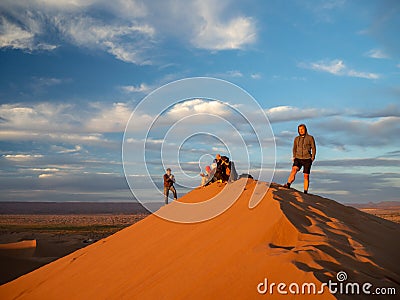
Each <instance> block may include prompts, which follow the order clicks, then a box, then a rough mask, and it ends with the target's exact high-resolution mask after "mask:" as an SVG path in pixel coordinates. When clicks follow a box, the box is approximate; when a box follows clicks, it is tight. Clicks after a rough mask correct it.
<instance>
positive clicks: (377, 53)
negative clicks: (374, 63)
mask: <svg viewBox="0 0 400 300" xmlns="http://www.w3.org/2000/svg"><path fill="white" fill-rule="evenodd" d="M365 55H366V56H368V57H371V58H377V59H384V58H390V57H389V56H388V55H387V54H386V53H385V52H383V50H381V49H371V50H370V51H368V52H367V53H365Z"/></svg>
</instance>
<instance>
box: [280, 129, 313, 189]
mask: <svg viewBox="0 0 400 300" xmlns="http://www.w3.org/2000/svg"><path fill="white" fill-rule="evenodd" d="M297 131H298V133H299V135H298V136H296V138H295V139H294V142H293V167H292V172H291V173H290V175H289V178H288V181H287V183H286V184H285V185H284V187H285V188H290V185H291V184H292V183H293V182H294V180H295V179H296V174H297V172H299V171H300V169H301V168H303V173H304V193H305V194H307V193H308V187H309V184H310V172H311V165H312V163H313V161H314V160H315V155H316V153H317V147H316V145H315V140H314V137H313V136H312V135H309V134H308V132H307V127H306V125H304V124H300V125H299V126H298V127H297Z"/></svg>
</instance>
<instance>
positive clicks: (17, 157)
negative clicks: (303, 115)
mask: <svg viewBox="0 0 400 300" xmlns="http://www.w3.org/2000/svg"><path fill="white" fill-rule="evenodd" d="M3 157H4V158H6V159H10V160H17V161H24V160H32V159H36V158H42V157H43V155H41V154H6V155H3Z"/></svg>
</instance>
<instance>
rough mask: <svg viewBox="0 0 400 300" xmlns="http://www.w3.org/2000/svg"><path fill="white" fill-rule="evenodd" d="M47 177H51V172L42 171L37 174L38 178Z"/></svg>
mask: <svg viewBox="0 0 400 300" xmlns="http://www.w3.org/2000/svg"><path fill="white" fill-rule="evenodd" d="M48 177H53V174H49V173H43V174H40V175H39V176H38V178H48Z"/></svg>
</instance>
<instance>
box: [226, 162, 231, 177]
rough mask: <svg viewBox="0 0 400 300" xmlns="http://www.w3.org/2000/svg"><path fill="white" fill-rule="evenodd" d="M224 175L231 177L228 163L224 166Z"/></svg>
mask: <svg viewBox="0 0 400 300" xmlns="http://www.w3.org/2000/svg"><path fill="white" fill-rule="evenodd" d="M225 174H226V175H228V176H230V175H231V164H230V163H229V165H227V166H226V169H225Z"/></svg>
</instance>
